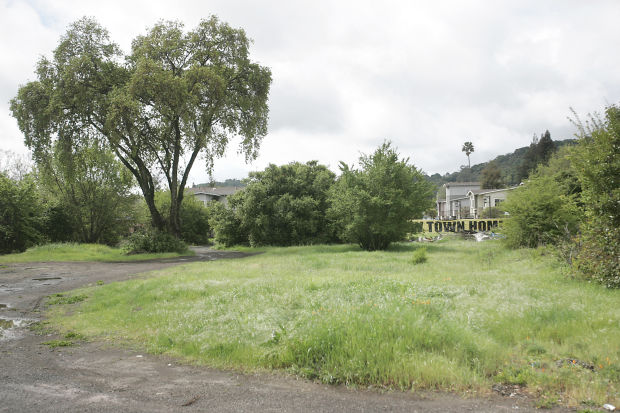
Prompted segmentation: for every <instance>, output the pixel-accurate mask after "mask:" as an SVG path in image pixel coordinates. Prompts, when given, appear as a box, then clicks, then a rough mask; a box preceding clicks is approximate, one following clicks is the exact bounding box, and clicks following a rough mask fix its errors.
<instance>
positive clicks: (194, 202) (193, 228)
mask: <svg viewBox="0 0 620 413" xmlns="http://www.w3.org/2000/svg"><path fill="white" fill-rule="evenodd" d="M155 205H157V209H159V210H160V211H162V216H163V217H164V219H166V220H167V219H168V213H169V211H170V194H169V193H168V192H157V193H156V194H155ZM145 207H146V205H145ZM179 217H180V219H181V239H182V240H183V241H185V242H187V243H188V244H194V245H205V244H208V243H209V235H210V233H211V227H210V226H209V213H208V210H207V208H205V206H204V205H203V203H202V202H200V201H199V200H198V199H196V197H194V196H193V195H191V194H186V196H185V197H183V202H182V204H181V211H180V213H179Z"/></svg>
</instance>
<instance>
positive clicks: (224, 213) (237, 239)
mask: <svg viewBox="0 0 620 413" xmlns="http://www.w3.org/2000/svg"><path fill="white" fill-rule="evenodd" d="M242 197H243V193H242V192H238V193H236V194H235V195H232V196H230V197H228V205H229V208H226V207H225V206H224V205H222V204H221V203H219V202H210V203H209V206H208V214H209V225H211V228H213V232H214V234H215V242H216V243H218V244H222V245H224V246H226V247H230V246H233V245H242V244H248V234H247V231H246V230H245V229H244V228H243V227H242V223H241V219H240V218H239V217H238V216H237V214H236V210H235V208H234V206H235V205H237V203H238V202H241V198H242Z"/></svg>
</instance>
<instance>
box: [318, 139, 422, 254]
mask: <svg viewBox="0 0 620 413" xmlns="http://www.w3.org/2000/svg"><path fill="white" fill-rule="evenodd" d="M359 163H360V166H361V169H359V170H357V169H352V168H350V167H349V166H348V165H345V164H344V163H341V166H340V169H341V171H342V174H341V176H340V177H339V178H338V181H337V182H336V184H335V185H334V186H333V187H332V189H331V190H330V199H329V200H330V204H331V206H330V208H329V210H328V217H329V219H330V221H331V222H332V225H333V228H334V231H335V233H336V234H337V235H338V236H339V237H340V239H342V240H344V241H347V242H352V243H356V244H358V245H359V246H360V247H361V248H363V249H365V250H368V251H373V250H384V249H386V248H387V247H388V246H389V245H390V243H391V242H395V241H400V240H402V239H404V238H405V235H406V234H407V233H410V232H412V231H413V229H414V228H413V222H411V220H412V219H415V218H420V217H421V216H422V214H423V212H424V211H425V210H426V209H427V208H428V207H429V206H430V204H431V203H432V184H431V183H430V182H429V181H428V180H426V178H425V177H424V175H422V173H421V172H420V171H419V170H418V169H417V168H416V167H415V166H413V165H411V164H409V159H399V154H398V153H397V151H396V149H394V148H392V147H391V144H390V143H389V142H385V143H383V145H381V146H380V147H379V148H377V149H376V150H375V152H374V153H373V154H372V155H362V156H361V157H360V159H359Z"/></svg>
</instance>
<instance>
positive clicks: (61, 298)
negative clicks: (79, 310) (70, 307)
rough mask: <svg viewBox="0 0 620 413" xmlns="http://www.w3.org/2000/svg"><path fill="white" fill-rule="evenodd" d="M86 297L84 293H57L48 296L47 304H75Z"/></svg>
mask: <svg viewBox="0 0 620 413" xmlns="http://www.w3.org/2000/svg"><path fill="white" fill-rule="evenodd" d="M87 298H88V296H87V295H85V294H75V295H66V294H64V293H57V294H53V295H50V296H49V298H48V300H47V305H58V304H75V303H80V302H82V301H84V300H85V299H87Z"/></svg>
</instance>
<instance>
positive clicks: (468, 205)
mask: <svg viewBox="0 0 620 413" xmlns="http://www.w3.org/2000/svg"><path fill="white" fill-rule="evenodd" d="M515 188H518V187H516V186H515V187H511V188H503V189H480V183H479V182H449V183H447V184H444V185H443V186H442V187H441V189H440V190H439V192H438V194H437V218H438V219H463V218H480V213H481V212H482V211H483V210H484V209H485V208H488V207H497V206H499V205H500V204H501V203H502V202H504V201H505V200H506V198H507V196H508V193H509V192H510V191H512V190H513V189H515Z"/></svg>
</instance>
